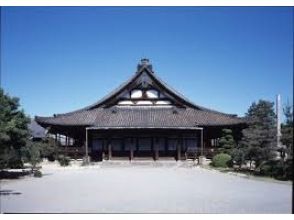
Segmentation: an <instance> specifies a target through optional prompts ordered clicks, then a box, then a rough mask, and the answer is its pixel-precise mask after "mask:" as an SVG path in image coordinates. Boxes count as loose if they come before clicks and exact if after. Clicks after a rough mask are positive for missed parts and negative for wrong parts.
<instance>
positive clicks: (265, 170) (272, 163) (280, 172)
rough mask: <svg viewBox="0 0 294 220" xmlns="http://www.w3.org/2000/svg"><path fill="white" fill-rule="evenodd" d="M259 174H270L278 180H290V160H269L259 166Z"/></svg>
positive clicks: (291, 173)
mask: <svg viewBox="0 0 294 220" xmlns="http://www.w3.org/2000/svg"><path fill="white" fill-rule="evenodd" d="M258 174H259V175H263V176H271V177H274V178H276V179H279V180H291V179H292V178H293V166H292V160H287V161H286V162H284V161H283V160H269V161H266V162H263V163H262V164H261V165H260V166H259V173H258Z"/></svg>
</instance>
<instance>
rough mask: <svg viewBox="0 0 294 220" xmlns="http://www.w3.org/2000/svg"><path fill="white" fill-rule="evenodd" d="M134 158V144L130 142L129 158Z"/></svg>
mask: <svg viewBox="0 0 294 220" xmlns="http://www.w3.org/2000/svg"><path fill="white" fill-rule="evenodd" d="M133 159H134V144H133V143H132V144H131V146H130V160H133Z"/></svg>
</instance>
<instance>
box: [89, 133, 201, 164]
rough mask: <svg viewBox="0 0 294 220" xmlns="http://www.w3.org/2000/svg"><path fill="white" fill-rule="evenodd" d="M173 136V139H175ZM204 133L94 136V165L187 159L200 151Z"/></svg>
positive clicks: (91, 147) (92, 144)
mask: <svg viewBox="0 0 294 220" xmlns="http://www.w3.org/2000/svg"><path fill="white" fill-rule="evenodd" d="M171 133H172V135H171ZM199 134H200V132H199V131H198V132H197V131H195V130H188V131H186V130H181V131H177V133H176V132H175V131H174V130H173V131H169V130H160V131H156V132H155V131H153V130H151V131H150V130H146V131H144V130H135V131H134V130H131V131H130V130H115V131H113V130H107V131H104V133H101V132H96V131H95V132H94V131H93V132H91V133H90V144H91V146H90V153H91V155H90V156H91V159H92V160H94V161H100V160H103V159H106V160H115V159H120V160H136V159H138V160H140V159H144V160H145V159H148V160H149V159H150V160H152V159H154V160H164V159H175V160H182V159H185V158H187V152H192V153H195V152H197V151H198V150H199V148H198V146H199V145H200V138H199Z"/></svg>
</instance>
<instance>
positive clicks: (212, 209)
mask: <svg viewBox="0 0 294 220" xmlns="http://www.w3.org/2000/svg"><path fill="white" fill-rule="evenodd" d="M42 172H43V173H44V176H43V177H42V178H33V177H25V178H22V179H18V180H4V181H3V180H2V181H1V190H2V195H1V200H0V201H1V204H0V205H1V212H2V213H3V212H4V213H5V212H13V213H291V202H292V201H291V195H292V185H291V184H289V183H275V182H266V181H260V180H252V179H248V178H243V177H238V176H234V175H229V174H223V173H220V172H217V171H212V170H207V169H203V168H200V167H190V166H187V164H184V165H183V164H181V163H180V164H179V163H176V162H174V163H169V164H160V163H157V164H155V165H154V164H153V165H150V164H149V165H148V164H147V165H146V164H145V165H144V164H142V165H131V166H130V165H128V164H123V165H114V164H107V163H104V164H102V165H101V164H100V165H95V166H89V167H80V166H77V165H75V166H72V167H71V168H61V167H58V166H57V165H43V168H42ZM3 192H6V193H4V194H3Z"/></svg>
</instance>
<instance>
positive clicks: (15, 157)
mask: <svg viewBox="0 0 294 220" xmlns="http://www.w3.org/2000/svg"><path fill="white" fill-rule="evenodd" d="M28 123H29V118H28V117H27V116H26V115H25V114H24V112H23V110H21V109H20V105H19V99H18V98H16V97H10V96H9V95H7V94H5V93H4V91H3V89H1V88H0V169H3V168H6V167H10V168H20V167H22V161H21V148H22V147H23V146H24V145H25V144H26V141H27V138H28V135H29V131H28V127H27V125H28Z"/></svg>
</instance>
